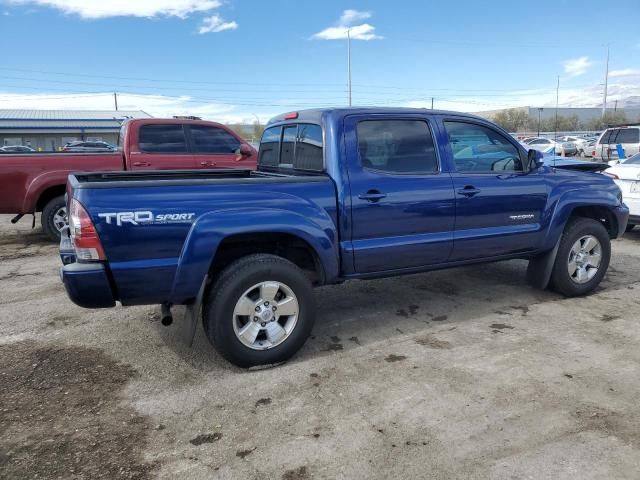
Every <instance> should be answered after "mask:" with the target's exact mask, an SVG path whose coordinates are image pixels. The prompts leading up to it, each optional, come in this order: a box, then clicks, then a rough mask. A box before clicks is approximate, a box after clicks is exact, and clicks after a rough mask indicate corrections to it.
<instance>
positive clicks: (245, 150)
mask: <svg viewBox="0 0 640 480" xmlns="http://www.w3.org/2000/svg"><path fill="white" fill-rule="evenodd" d="M240 155H242V156H243V157H250V156H251V155H253V148H251V147H250V146H249V145H247V144H246V143H241V144H240Z"/></svg>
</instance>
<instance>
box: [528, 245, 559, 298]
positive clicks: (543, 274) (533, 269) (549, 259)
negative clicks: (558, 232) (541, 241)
mask: <svg viewBox="0 0 640 480" xmlns="http://www.w3.org/2000/svg"><path fill="white" fill-rule="evenodd" d="M561 239H562V236H560V238H559V239H558V241H557V242H556V246H555V247H553V249H551V250H549V251H548V252H545V253H541V254H540V255H538V256H536V257H534V258H532V259H531V260H529V266H528V267H527V283H528V284H529V285H531V286H532V287H535V288H540V289H545V288H547V286H548V285H549V280H550V279H551V273H552V272H553V266H554V264H555V263H556V256H557V254H558V248H559V247H560V240H561Z"/></svg>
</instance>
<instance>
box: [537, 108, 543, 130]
mask: <svg viewBox="0 0 640 480" xmlns="http://www.w3.org/2000/svg"><path fill="white" fill-rule="evenodd" d="M542 110H544V109H543V108H541V107H538V136H540V115H541V114H542Z"/></svg>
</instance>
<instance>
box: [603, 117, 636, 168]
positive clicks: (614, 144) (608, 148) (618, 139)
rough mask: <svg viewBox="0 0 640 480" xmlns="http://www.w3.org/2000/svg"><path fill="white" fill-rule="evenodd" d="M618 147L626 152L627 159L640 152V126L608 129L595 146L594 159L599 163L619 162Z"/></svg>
mask: <svg viewBox="0 0 640 480" xmlns="http://www.w3.org/2000/svg"><path fill="white" fill-rule="evenodd" d="M618 145H620V146H621V147H622V149H623V150H624V156H625V157H631V156H633V155H635V154H636V153H638V152H640V125H639V126H628V127H615V128H607V129H606V130H605V131H604V132H602V135H600V138H598V141H597V142H596V144H595V148H594V152H593V158H594V159H595V160H597V161H599V162H610V161H612V160H619V156H618Z"/></svg>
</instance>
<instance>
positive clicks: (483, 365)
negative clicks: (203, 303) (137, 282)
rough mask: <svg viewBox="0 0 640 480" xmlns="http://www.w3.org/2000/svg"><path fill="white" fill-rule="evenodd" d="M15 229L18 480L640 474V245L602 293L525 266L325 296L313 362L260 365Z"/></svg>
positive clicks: (11, 394) (3, 424)
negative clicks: (87, 288) (102, 295)
mask: <svg viewBox="0 0 640 480" xmlns="http://www.w3.org/2000/svg"><path fill="white" fill-rule="evenodd" d="M8 220H9V217H7V216H0V384H1V385H2V389H0V478H3V479H5V478H6V479H9V478H11V479H15V478H91V479H96V478H105V479H106V478H140V479H143V478H162V479H169V478H207V479H209V478H229V479H231V478H233V479H239V478H256V479H258V478H269V479H272V478H275V479H280V478H282V479H285V480H293V479H307V478H327V479H333V478H345V479H352V478H366V479H372V478H438V479H440V478H482V479H484V478H498V479H525V478H536V479H538V478H549V479H558V478H567V479H569V478H570V479H575V478H580V479H603V478H606V479H614V478H629V479H637V478H640V401H639V400H638V399H639V398H640V348H638V345H639V343H640V323H639V320H640V296H639V295H638V294H639V293H640V268H639V265H640V263H639V262H640V233H632V234H628V235H627V236H626V237H625V239H623V240H620V241H616V242H615V243H614V253H613V263H612V268H611V269H610V271H609V274H608V276H607V277H606V279H605V281H604V282H603V284H602V288H601V289H600V290H599V291H598V292H597V293H596V294H595V295H592V296H590V297H588V298H582V299H571V300H567V299H564V298H561V297H559V296H558V295H555V294H553V293H549V292H541V291H536V290H533V289H531V288H529V287H527V286H526V285H525V283H524V271H525V267H526V265H525V263H524V262H520V261H513V262H506V263H502V264H493V265H488V266H487V265H485V266H477V267H470V268H461V269H456V270H451V271H446V272H435V273H431V274H425V275H413V276H409V277H403V278H394V279H385V280H377V281H372V282H351V283H348V284H345V285H342V286H338V287H327V288H322V289H319V290H317V291H316V297H317V302H318V305H319V312H320V313H319V318H318V322H317V324H316V328H315V330H314V332H313V337H312V339H311V340H310V341H309V342H308V343H307V344H306V346H305V347H304V349H303V350H302V351H301V352H300V354H299V355H298V356H297V357H296V358H295V359H294V360H293V361H291V362H289V363H288V364H285V365H283V366H280V367H277V368H272V369H267V370H260V371H244V370H240V369H237V368H235V367H233V366H231V365H229V364H228V363H226V362H225V361H223V360H222V359H221V358H219V357H218V356H217V355H216V354H215V353H214V351H213V350H212V348H211V347H210V346H209V344H208V342H207V340H206V338H205V337H204V334H203V332H202V330H201V329H200V330H199V331H198V333H197V336H196V340H195V344H194V346H193V348H188V347H186V346H184V345H183V344H182V343H181V342H180V339H179V335H178V326H177V325H174V326H171V327H169V328H165V327H163V326H162V325H161V324H160V321H159V309H158V308H157V307H136V308H126V309H125V308H122V307H118V308H115V309H111V310H104V311H99V310H83V309H81V308H78V307H76V306H74V305H72V304H71V303H70V302H69V301H68V300H67V297H66V295H65V293H64V290H63V288H62V285H61V284H60V281H59V279H58V267H59V260H58V258H57V256H56V251H57V247H56V246H54V245H51V244H49V243H48V242H47V241H46V240H45V239H44V237H43V236H42V235H41V234H40V233H39V232H38V231H37V230H36V231H31V230H30V229H29V225H27V223H28V222H24V223H22V224H19V225H18V228H16V227H15V226H11V225H10V224H9V223H8ZM177 321H179V319H177Z"/></svg>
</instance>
